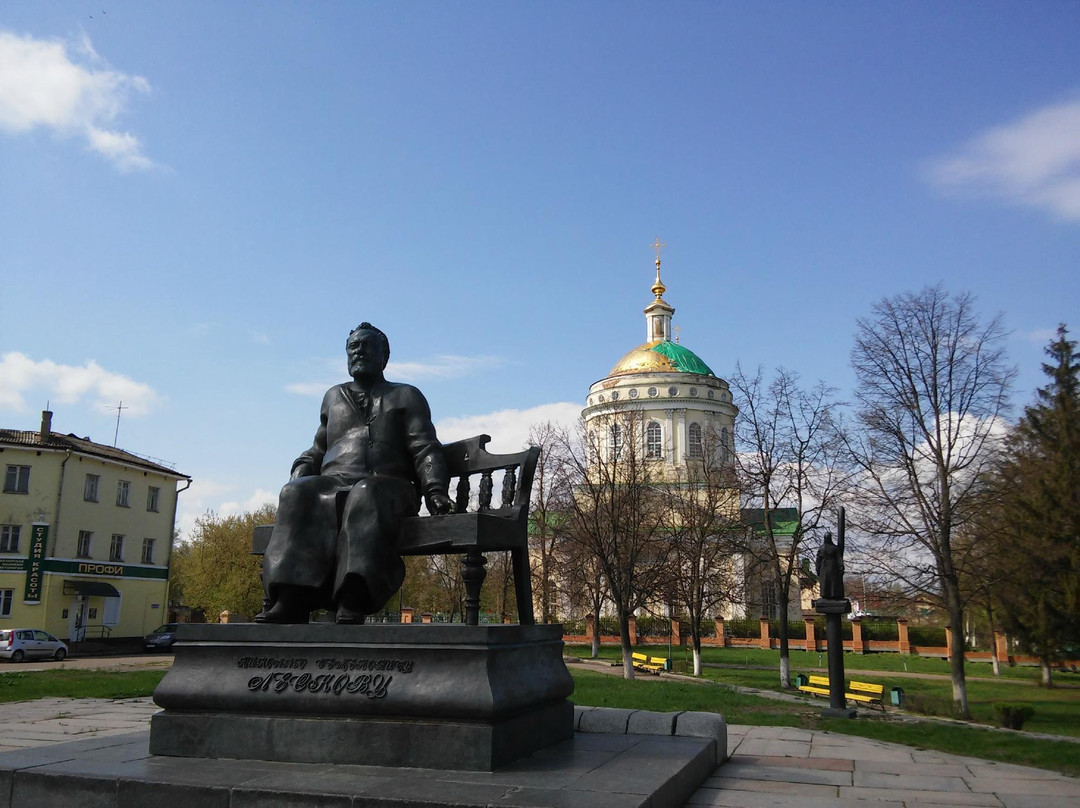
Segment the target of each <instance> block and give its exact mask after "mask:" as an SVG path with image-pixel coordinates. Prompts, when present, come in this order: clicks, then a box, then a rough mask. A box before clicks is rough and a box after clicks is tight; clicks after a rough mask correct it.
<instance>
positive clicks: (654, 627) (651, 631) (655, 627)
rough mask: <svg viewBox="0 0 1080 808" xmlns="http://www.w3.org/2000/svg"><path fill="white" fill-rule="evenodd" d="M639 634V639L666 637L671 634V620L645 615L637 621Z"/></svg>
mask: <svg viewBox="0 0 1080 808" xmlns="http://www.w3.org/2000/svg"><path fill="white" fill-rule="evenodd" d="M637 633H638V636H639V637H666V636H668V634H670V633H671V620H669V619H668V618H666V617H653V616H652V615H643V616H641V617H639V618H638V619H637Z"/></svg>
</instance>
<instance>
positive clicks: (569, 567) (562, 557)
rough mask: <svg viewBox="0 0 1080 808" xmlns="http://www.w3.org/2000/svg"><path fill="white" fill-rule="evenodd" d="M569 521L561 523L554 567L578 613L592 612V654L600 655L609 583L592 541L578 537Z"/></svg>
mask: <svg viewBox="0 0 1080 808" xmlns="http://www.w3.org/2000/svg"><path fill="white" fill-rule="evenodd" d="M567 527H568V525H567V523H566V522H562V523H560V534H561V536H562V541H561V542H560V547H559V555H558V561H557V563H556V566H555V569H556V573H557V576H558V580H559V581H560V582H561V587H562V588H561V591H560V592H559V593H558V594H561V595H562V597H563V599H564V600H565V602H566V603H567V604H568V605H569V606H570V607H571V609H573V610H574V611H575V612H576V613H577V614H581V613H585V614H591V615H593V616H594V617H595V621H594V622H593V636H592V658H593V659H596V658H597V657H599V656H600V612H601V610H602V609H603V608H604V604H605V603H606V602H607V601H608V600H609V598H608V590H607V584H606V583H605V581H604V572H603V568H602V566H601V564H600V560H599V559H598V558H597V556H596V555H595V554H594V553H593V552H592V549H591V543H590V542H587V541H581V540H579V538H578V536H577V535H575V534H574V533H573V532H572V531H570V530H568V529H567Z"/></svg>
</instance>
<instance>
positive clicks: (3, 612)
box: [0, 589, 15, 617]
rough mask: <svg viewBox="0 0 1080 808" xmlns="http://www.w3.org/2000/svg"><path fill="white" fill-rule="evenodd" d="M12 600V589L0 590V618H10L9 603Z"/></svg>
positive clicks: (13, 595) (13, 596)
mask: <svg viewBox="0 0 1080 808" xmlns="http://www.w3.org/2000/svg"><path fill="white" fill-rule="evenodd" d="M14 598H15V590H14V589H0V617H11V601H12V600H13V599H14Z"/></svg>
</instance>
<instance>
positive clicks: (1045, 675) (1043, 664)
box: [1039, 657, 1054, 687]
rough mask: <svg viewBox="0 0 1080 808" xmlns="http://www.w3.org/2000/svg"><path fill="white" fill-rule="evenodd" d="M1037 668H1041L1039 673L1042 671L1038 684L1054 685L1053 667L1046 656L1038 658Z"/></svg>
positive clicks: (1044, 685)
mask: <svg viewBox="0 0 1080 808" xmlns="http://www.w3.org/2000/svg"><path fill="white" fill-rule="evenodd" d="M1039 668H1040V669H1041V673H1042V678H1041V679H1040V681H1039V684H1040V685H1042V686H1043V687H1053V686H1054V669H1053V667H1052V666H1051V665H1050V660H1049V659H1048V658H1046V657H1043V658H1042V659H1040V660H1039Z"/></svg>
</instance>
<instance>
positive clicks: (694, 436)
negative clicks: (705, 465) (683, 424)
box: [689, 424, 704, 459]
mask: <svg viewBox="0 0 1080 808" xmlns="http://www.w3.org/2000/svg"><path fill="white" fill-rule="evenodd" d="M689 437H690V441H689V443H690V447H689V448H690V456H691V457H693V458H698V459H700V458H701V457H703V456H704V452H703V451H702V449H701V424H690V435H689Z"/></svg>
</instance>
